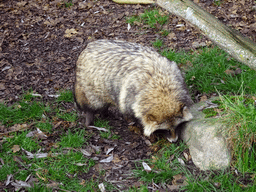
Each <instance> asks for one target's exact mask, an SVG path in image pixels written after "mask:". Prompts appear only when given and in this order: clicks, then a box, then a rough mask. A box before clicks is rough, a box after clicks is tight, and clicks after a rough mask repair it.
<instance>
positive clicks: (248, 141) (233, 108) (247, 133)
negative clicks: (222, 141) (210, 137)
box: [221, 94, 256, 173]
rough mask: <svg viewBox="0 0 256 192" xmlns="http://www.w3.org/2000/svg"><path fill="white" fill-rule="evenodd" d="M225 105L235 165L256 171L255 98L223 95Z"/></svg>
mask: <svg viewBox="0 0 256 192" xmlns="http://www.w3.org/2000/svg"><path fill="white" fill-rule="evenodd" d="M221 98H222V102H223V104H224V106H225V114H226V116H224V117H223V119H224V123H225V124H227V125H228V126H227V129H226V130H224V133H225V134H226V135H227V137H228V138H230V139H229V140H228V141H229V144H230V146H231V148H232V149H233V150H232V151H233V157H234V158H235V161H234V163H235V165H236V166H237V167H238V169H239V170H240V171H241V172H243V173H244V172H256V161H255V159H256V155H255V154H256V145H255V138H256V107H255V100H254V99H252V98H251V97H246V96H244V95H243V94H241V95H240V96H223V97H221Z"/></svg>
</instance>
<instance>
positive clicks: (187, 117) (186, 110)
mask: <svg viewBox="0 0 256 192" xmlns="http://www.w3.org/2000/svg"><path fill="white" fill-rule="evenodd" d="M182 113H183V119H184V120H185V121H189V120H191V119H192V118H193V115H192V114H191V113H190V111H189V108H188V107H187V106H185V107H183V110H182Z"/></svg>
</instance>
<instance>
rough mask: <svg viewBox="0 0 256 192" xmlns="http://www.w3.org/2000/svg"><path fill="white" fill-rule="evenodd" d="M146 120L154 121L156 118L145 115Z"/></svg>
mask: <svg viewBox="0 0 256 192" xmlns="http://www.w3.org/2000/svg"><path fill="white" fill-rule="evenodd" d="M147 120H148V121H156V117H155V116H154V115H151V114H149V115H147Z"/></svg>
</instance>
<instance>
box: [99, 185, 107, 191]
mask: <svg viewBox="0 0 256 192" xmlns="http://www.w3.org/2000/svg"><path fill="white" fill-rule="evenodd" d="M99 189H100V191H101V192H105V191H106V189H105V186H104V184H103V183H101V184H99Z"/></svg>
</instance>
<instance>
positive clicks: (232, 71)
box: [225, 69, 235, 76]
mask: <svg viewBox="0 0 256 192" xmlns="http://www.w3.org/2000/svg"><path fill="white" fill-rule="evenodd" d="M225 73H226V74H227V75H232V76H234V75H235V71H234V70H230V69H227V70H226V71H225Z"/></svg>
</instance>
